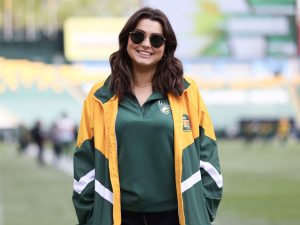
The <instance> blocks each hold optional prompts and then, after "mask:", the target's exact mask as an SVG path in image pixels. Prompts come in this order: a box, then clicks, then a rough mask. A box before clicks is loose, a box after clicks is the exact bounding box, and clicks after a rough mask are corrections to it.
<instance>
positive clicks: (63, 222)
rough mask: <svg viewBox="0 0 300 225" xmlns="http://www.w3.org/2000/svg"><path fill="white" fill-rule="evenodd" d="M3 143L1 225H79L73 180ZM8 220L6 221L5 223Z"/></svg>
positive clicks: (0, 187) (0, 192)
mask: <svg viewBox="0 0 300 225" xmlns="http://www.w3.org/2000/svg"><path fill="white" fill-rule="evenodd" d="M14 149H15V146H14V145H12V144H0V208H1V206H2V211H3V215H4V216H2V219H0V223H1V220H2V223H3V224H1V225H54V224H55V225H69V224H76V222H77V221H76V217H75V213H74V209H73V205H72V200H71V196H72V183H73V179H72V177H70V176H68V175H65V174H62V173H61V172H59V171H57V170H56V169H53V168H50V167H48V166H39V165H38V164H37V163H36V161H35V160H34V159H31V158H28V157H27V156H25V155H17V154H16V152H15V150H14ZM3 220H4V221H3Z"/></svg>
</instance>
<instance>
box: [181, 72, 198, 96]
mask: <svg viewBox="0 0 300 225" xmlns="http://www.w3.org/2000/svg"><path fill="white" fill-rule="evenodd" d="M183 84H184V89H185V90H184V91H185V92H187V93H188V94H198V93H199V87H198V84H197V83H196V81H195V80H194V79H193V78H191V77H188V76H184V77H183Z"/></svg>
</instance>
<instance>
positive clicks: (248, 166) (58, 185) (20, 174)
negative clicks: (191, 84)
mask: <svg viewBox="0 0 300 225" xmlns="http://www.w3.org/2000/svg"><path fill="white" fill-rule="evenodd" d="M219 148H220V158H221V162H222V169H223V176H224V186H225V187H224V199H223V201H222V203H221V206H220V209H219V212H218V216H217V220H216V222H215V224H216V225H241V224H243V225H299V224H300V188H299V187H300V175H299V174H298V173H299V172H300V163H299V159H300V146H299V144H296V143H289V144H285V145H284V144H279V143H267V144H264V143H262V142H255V143H252V144H250V145H247V144H245V143H243V142H241V141H219ZM14 149H15V147H14V145H13V144H0V225H53V224H55V225H68V224H72V225H73V224H75V223H76V218H75V214H74V210H73V206H72V202H71V190H72V178H71V177H70V176H68V175H65V174H62V173H61V172H59V171H57V170H56V169H54V168H51V167H48V166H44V167H40V166H38V165H37V163H36V162H35V160H34V159H31V158H29V157H27V156H24V155H23V156H22V155H21V156H18V155H17V154H16V152H15V150H14Z"/></svg>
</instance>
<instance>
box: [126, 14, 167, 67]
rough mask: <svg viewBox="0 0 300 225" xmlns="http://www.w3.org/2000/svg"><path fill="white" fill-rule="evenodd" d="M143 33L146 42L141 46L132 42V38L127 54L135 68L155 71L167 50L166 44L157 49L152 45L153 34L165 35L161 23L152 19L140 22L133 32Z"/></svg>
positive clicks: (129, 39)
mask: <svg viewBox="0 0 300 225" xmlns="http://www.w3.org/2000/svg"><path fill="white" fill-rule="evenodd" d="M136 30H139V31H142V32H143V33H144V34H145V38H144V40H143V41H142V42H141V43H140V44H135V43H133V42H132V40H131V38H130V36H129V38H128V43H127V52H128V55H129V57H130V58H131V60H132V64H133V67H134V68H137V67H141V68H147V69H149V68H153V69H154V70H155V68H156V65H157V63H158V62H159V61H160V60H161V58H162V57H163V54H164V50H165V44H163V45H162V46H160V47H158V48H156V47H154V46H152V45H151V43H150V36H151V35H152V34H160V35H163V29H162V26H161V24H160V23H159V22H157V21H153V20H150V19H142V20H140V21H139V22H138V24H137V26H136V27H135V29H134V30H133V31H136Z"/></svg>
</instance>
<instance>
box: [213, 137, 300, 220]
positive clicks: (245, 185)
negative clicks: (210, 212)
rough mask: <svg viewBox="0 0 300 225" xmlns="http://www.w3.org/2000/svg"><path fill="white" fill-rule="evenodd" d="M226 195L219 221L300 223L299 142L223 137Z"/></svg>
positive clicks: (221, 146)
mask: <svg viewBox="0 0 300 225" xmlns="http://www.w3.org/2000/svg"><path fill="white" fill-rule="evenodd" d="M219 148H220V158H221V163H222V172H223V178H224V198H223V200H222V202H221V206H220V209H219V212H218V216H217V221H216V224H217V225H235V224H243V225H299V224H300V201H299V199H300V188H299V186H300V175H299V171H300V163H299V159H300V148H299V144H298V145H297V144H296V143H294V144H291V143H290V144H286V145H285V144H280V143H267V144H264V143H262V142H256V143H253V144H251V145H247V144H245V143H243V142H239V141H220V142H219Z"/></svg>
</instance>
